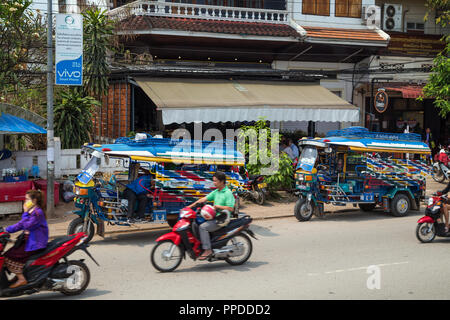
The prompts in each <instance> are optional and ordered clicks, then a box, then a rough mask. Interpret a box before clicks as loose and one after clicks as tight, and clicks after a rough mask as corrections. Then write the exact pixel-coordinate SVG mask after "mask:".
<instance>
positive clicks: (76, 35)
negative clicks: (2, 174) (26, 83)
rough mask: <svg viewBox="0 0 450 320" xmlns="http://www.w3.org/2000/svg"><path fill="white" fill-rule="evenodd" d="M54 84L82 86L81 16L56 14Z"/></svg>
mask: <svg viewBox="0 0 450 320" xmlns="http://www.w3.org/2000/svg"><path fill="white" fill-rule="evenodd" d="M55 38H56V39H55V40H56V47H55V49H56V50H55V63H56V68H55V69H56V74H55V84H57V85H68V86H81V85H82V84H83V16H82V15H81V14H63V13H60V14H57V15H56V31H55Z"/></svg>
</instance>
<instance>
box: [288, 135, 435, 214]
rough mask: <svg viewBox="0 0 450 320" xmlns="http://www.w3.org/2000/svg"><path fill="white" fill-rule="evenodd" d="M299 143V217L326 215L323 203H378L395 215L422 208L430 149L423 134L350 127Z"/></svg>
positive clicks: (370, 206) (362, 205)
mask: <svg viewBox="0 0 450 320" xmlns="http://www.w3.org/2000/svg"><path fill="white" fill-rule="evenodd" d="M299 146H300V147H301V148H302V152H301V155H300V159H299V162H298V165H297V169H296V172H295V183H296V186H295V189H296V191H295V192H296V194H297V195H298V196H299V199H298V200H297V202H296V204H295V208H294V215H295V217H296V218H297V219H298V220H299V221H308V220H309V219H311V217H312V215H313V214H314V215H316V216H322V215H323V214H324V205H325V204H332V205H338V206H344V205H347V204H353V206H359V207H360V208H361V209H362V210H363V211H371V210H374V209H375V208H376V207H380V208H382V209H383V210H384V211H385V212H389V213H390V214H392V215H394V216H397V217H401V216H405V215H407V214H408V212H409V210H419V208H420V200H423V199H424V196H425V189H426V176H428V175H429V174H430V173H431V168H430V166H428V165H427V164H426V162H425V161H424V159H423V156H424V155H429V154H430V153H431V150H430V149H429V148H428V146H427V145H426V144H425V143H423V142H422V141H421V137H420V135H418V134H412V133H405V134H397V133H379V132H369V131H368V130H367V129H366V128H362V127H350V128H347V129H343V130H337V131H330V132H328V133H327V135H326V137H325V138H316V139H307V138H303V139H300V140H299Z"/></svg>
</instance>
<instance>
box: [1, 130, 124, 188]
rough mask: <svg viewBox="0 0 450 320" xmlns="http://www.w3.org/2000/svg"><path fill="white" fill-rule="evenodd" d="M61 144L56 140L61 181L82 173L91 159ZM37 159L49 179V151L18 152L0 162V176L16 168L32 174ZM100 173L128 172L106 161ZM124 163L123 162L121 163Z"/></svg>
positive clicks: (114, 162)
mask: <svg viewBox="0 0 450 320" xmlns="http://www.w3.org/2000/svg"><path fill="white" fill-rule="evenodd" d="M60 146H61V143H60V142H59V138H55V178H56V179H60V178H62V177H63V176H64V175H77V174H79V173H80V172H81V169H83V168H84V167H85V166H86V164H87V163H88V161H89V160H90V159H89V158H87V159H86V158H85V157H84V156H81V149H63V150H61V148H60ZM77 156H79V158H80V160H79V166H77ZM35 157H37V160H38V163H37V165H38V166H39V174H40V176H41V177H42V178H46V177H47V150H38V151H16V152H13V155H12V157H11V158H9V159H6V160H1V161H0V174H1V170H2V169H7V168H15V169H17V170H20V169H23V168H25V169H28V170H29V172H30V174H31V167H32V166H33V159H35ZM101 161H102V162H101V166H100V168H101V169H100V171H101V172H105V173H106V172H107V173H112V172H113V171H115V170H124V171H125V170H126V169H125V168H124V167H122V166H121V164H120V165H118V164H117V162H116V160H114V159H110V161H109V164H106V163H105V159H103V158H102V160H101ZM120 163H122V162H120Z"/></svg>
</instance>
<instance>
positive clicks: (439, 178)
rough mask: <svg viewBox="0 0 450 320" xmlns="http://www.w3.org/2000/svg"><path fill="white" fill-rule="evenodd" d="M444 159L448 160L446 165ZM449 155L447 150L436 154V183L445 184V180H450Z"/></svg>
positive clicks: (434, 172) (434, 169) (434, 175)
mask: <svg viewBox="0 0 450 320" xmlns="http://www.w3.org/2000/svg"><path fill="white" fill-rule="evenodd" d="M444 159H445V160H446V161H445V162H446V163H444ZM448 159H449V155H448V152H447V151H446V150H445V149H441V151H440V152H439V153H438V154H436V156H435V159H434V160H435V161H434V163H433V167H432V177H433V179H434V181H436V182H439V183H443V182H444V181H445V179H447V180H450V167H449V162H448Z"/></svg>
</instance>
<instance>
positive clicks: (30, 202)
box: [5, 190, 48, 289]
mask: <svg viewBox="0 0 450 320" xmlns="http://www.w3.org/2000/svg"><path fill="white" fill-rule="evenodd" d="M23 211H24V213H23V215H22V219H21V220H20V221H19V222H18V223H16V224H14V225H11V226H8V227H7V228H6V229H5V231H6V232H8V233H15V232H17V231H21V230H23V234H22V235H20V236H19V238H18V241H16V243H15V244H14V246H13V247H12V248H10V249H9V250H8V251H7V252H6V253H5V264H6V267H7V268H8V270H9V271H10V272H12V273H14V274H15V275H16V277H17V281H16V282H15V283H14V284H12V285H11V286H10V287H9V288H11V289H13V288H17V287H20V286H23V285H26V284H27V279H26V278H25V276H24V275H23V268H24V266H25V263H26V261H27V260H28V258H29V257H31V256H32V255H34V254H36V253H38V252H41V251H42V250H43V249H45V247H47V242H48V225H47V220H46V214H45V202H44V197H43V193H42V192H41V191H40V190H29V191H27V193H26V194H25V202H24V204H23ZM19 239H20V240H19Z"/></svg>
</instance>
